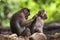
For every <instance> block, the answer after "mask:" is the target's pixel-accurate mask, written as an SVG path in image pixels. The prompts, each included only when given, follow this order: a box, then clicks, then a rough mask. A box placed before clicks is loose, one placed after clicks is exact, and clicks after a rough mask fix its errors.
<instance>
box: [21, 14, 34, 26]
mask: <svg viewBox="0 0 60 40" xmlns="http://www.w3.org/2000/svg"><path fill="white" fill-rule="evenodd" d="M21 18H22V19H20V20H21V25H22V26H29V25H31V23H32V22H33V20H27V19H26V18H25V16H24V14H21Z"/></svg>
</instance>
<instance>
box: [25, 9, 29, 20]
mask: <svg viewBox="0 0 60 40" xmlns="http://www.w3.org/2000/svg"><path fill="white" fill-rule="evenodd" d="M24 14H25V18H26V19H27V18H28V16H29V15H30V12H29V11H28V10H27V9H25V10H24Z"/></svg>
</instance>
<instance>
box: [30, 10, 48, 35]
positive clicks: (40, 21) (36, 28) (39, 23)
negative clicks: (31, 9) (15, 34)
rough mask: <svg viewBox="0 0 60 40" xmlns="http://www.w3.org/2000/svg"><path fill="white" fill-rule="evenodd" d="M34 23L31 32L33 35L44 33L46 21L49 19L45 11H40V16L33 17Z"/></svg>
mask: <svg viewBox="0 0 60 40" xmlns="http://www.w3.org/2000/svg"><path fill="white" fill-rule="evenodd" d="M33 19H34V21H33V22H32V23H31V26H30V27H29V28H30V31H31V34H33V33H36V32H38V33H43V25H44V20H45V19H47V15H46V12H45V10H40V11H39V12H38V14H36V15H35V16H34V17H33Z"/></svg>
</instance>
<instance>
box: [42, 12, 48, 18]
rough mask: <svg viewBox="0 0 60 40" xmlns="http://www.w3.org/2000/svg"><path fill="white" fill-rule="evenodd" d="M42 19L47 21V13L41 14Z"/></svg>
mask: <svg viewBox="0 0 60 40" xmlns="http://www.w3.org/2000/svg"><path fill="white" fill-rule="evenodd" d="M41 17H42V18H43V19H47V15H46V12H45V11H44V12H41Z"/></svg>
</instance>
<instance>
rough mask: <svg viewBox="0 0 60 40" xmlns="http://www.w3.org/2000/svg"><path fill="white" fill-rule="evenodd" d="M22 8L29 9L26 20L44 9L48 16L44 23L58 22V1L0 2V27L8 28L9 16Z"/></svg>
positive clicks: (14, 0) (59, 7) (59, 17)
mask: <svg viewBox="0 0 60 40" xmlns="http://www.w3.org/2000/svg"><path fill="white" fill-rule="evenodd" d="M24 7H26V8H29V9H30V16H29V18H28V19H31V18H32V17H33V16H34V15H35V14H36V13H37V12H38V11H39V10H40V9H44V10H46V12H47V15H48V19H47V20H45V22H46V23H49V22H52V21H60V0H0V26H4V27H6V26H10V24H9V23H10V18H11V16H12V15H13V14H14V13H15V12H17V11H18V10H20V9H21V8H24Z"/></svg>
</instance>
